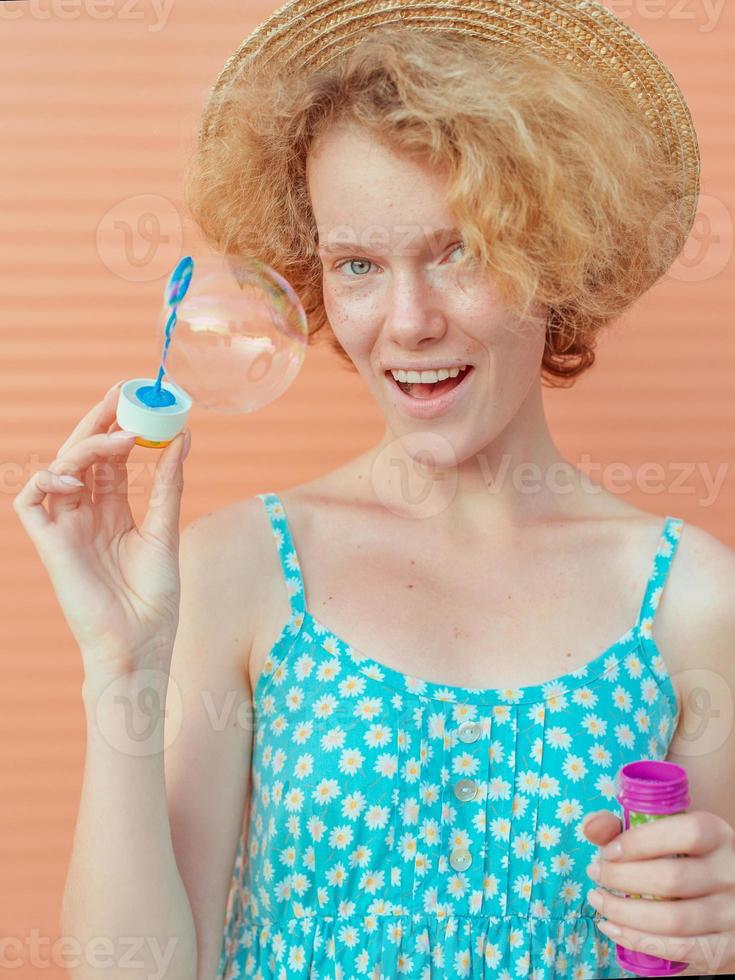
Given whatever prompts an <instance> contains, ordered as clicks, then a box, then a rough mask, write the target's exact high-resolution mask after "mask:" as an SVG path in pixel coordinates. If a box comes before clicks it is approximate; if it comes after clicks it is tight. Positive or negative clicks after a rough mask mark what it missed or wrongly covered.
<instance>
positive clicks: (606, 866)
mask: <svg viewBox="0 0 735 980" xmlns="http://www.w3.org/2000/svg"><path fill="white" fill-rule="evenodd" d="M710 856H711V855H708V856H707V857H704V858H702V857H693V858H690V857H681V858H676V857H665V858H651V859H650V860H648V861H600V860H597V861H593V862H591V864H589V865H588V866H587V868H586V869H585V870H586V871H587V875H588V876H589V879H590V882H591V883H594V884H596V885H601V886H602V887H604V888H612V889H614V890H615V891H618V892H624V893H625V894H626V895H641V896H644V895H658V896H660V897H661V898H698V897H699V896H702V895H710V894H712V892H714V891H724V890H725V889H726V887H727V885H728V884H729V882H726V881H724V880H723V875H722V874H721V873H720V872H719V871H718V868H717V867H716V865H717V864H720V863H721V862H717V861H710V860H709V857H710ZM594 865H597V866H598V869H599V870H598V872H597V873H595V872H594V867H593V866H594ZM590 869H593V870H592V873H591V870H590Z"/></svg>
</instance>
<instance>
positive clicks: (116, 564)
mask: <svg viewBox="0 0 735 980" xmlns="http://www.w3.org/2000/svg"><path fill="white" fill-rule="evenodd" d="M121 383H122V382H121ZM118 396H119V392H118V386H117V385H115V386H114V387H113V388H111V389H110V390H109V391H108V392H107V393H106V395H105V397H104V398H103V399H102V401H100V402H98V403H97V404H96V405H94V406H93V408H92V409H91V410H90V411H89V412H88V413H87V414H86V415H85V416H84V418H82V420H81V421H80V422H79V424H78V425H77V426H76V428H75V429H74V431H73V432H72V433H71V435H70V436H69V438H68V439H67V440H66V442H65V443H64V444H63V445H62V446H61V447H60V449H59V451H58V453H57V456H56V458H55V459H54V460H53V462H52V463H51V464H50V466H49V468H48V469H47V470H38V471H37V472H36V473H34V474H33V476H32V477H31V478H30V480H28V482H27V483H26V484H25V486H24V487H23V488H22V489H21V491H20V493H18V495H17V496H16V497H15V499H14V501H13V507H14V509H15V511H16V513H17V514H18V517H19V518H20V520H21V523H22V524H23V526H24V528H25V530H26V531H27V532H28V535H29V536H30V538H31V540H32V541H33V544H34V545H35V547H36V549H37V551H38V554H39V556H40V558H41V561H42V562H43V564H44V566H45V568H46V570H47V572H48V573H49V576H50V578H51V582H52V585H53V587H54V590H55V592H56V595H57V598H58V599H59V602H60V604H61V608H62V611H63V613H64V615H65V617H66V620H67V622H68V624H69V626H70V628H71V631H72V633H73V634H74V637H75V639H76V641H77V643H78V645H79V647H80V650H81V653H82V658H83V660H84V667H85V672H86V677H85V680H86V679H88V678H89V677H90V675H91V674H92V673H94V674H95V676H102V675H104V676H105V677H106V678H108V679H109V678H111V677H113V678H114V677H118V676H121V675H122V674H125V673H129V672H130V671H132V670H135V669H137V668H138V667H141V666H146V667H151V668H154V669H159V670H166V669H168V667H169V666H170V656H171V653H172V651H173V644H174V639H175V636H176V629H177V626H178V616H179V596H180V587H179V586H180V583H179V564H178V547H179V511H180V503H181V492H182V487H183V477H182V466H181V458H182V446H183V443H184V434H181V435H179V436H177V438H176V439H174V440H173V441H172V442H171V443H169V445H168V446H166V447H165V449H163V450H156V451H157V452H159V453H160V456H159V458H158V461H157V463H156V469H155V472H154V477H153V487H152V491H151V496H150V500H149V506H148V512H147V513H146V515H145V519H144V520H143V522H142V524H141V526H140V528H138V527H137V526H136V524H135V521H134V520H133V515H132V512H131V510H130V505H129V502H128V472H127V465H126V461H127V457H128V455H129V454H130V451H131V449H132V448H133V445H134V438H133V437H128V438H125V437H122V438H116V437H115V435H114V433H115V432H117V433H119V432H120V431H121V430H120V428H119V426H118V425H117V422H116V419H115V413H116V406H117V399H118ZM150 451H151V450H149V452H150ZM60 474H69V475H73V476H75V477H77V478H78V479H81V480H82V481H83V485H82V486H68V485H65V484H64V483H61V482H60V481H59V479H58V477H59V475H60ZM46 497H48V501H47V503H48V512H47V511H46V510H45V508H44V507H43V502H44V499H45V498H46Z"/></svg>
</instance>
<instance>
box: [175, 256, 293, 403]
mask: <svg viewBox="0 0 735 980" xmlns="http://www.w3.org/2000/svg"><path fill="white" fill-rule="evenodd" d="M169 285H170V284H169ZM164 295H165V298H168V299H171V290H170V288H169V287H167V289H166V291H165V294H164ZM171 312H172V310H171V307H170V306H169V305H168V303H167V302H165V301H164V304H163V306H162V309H161V314H160V329H161V334H162V335H163V336H164V337H165V333H166V325H167V324H168V323H169V320H170V318H171ZM307 337H308V326H307V320H306V314H305V312H304V309H303V307H302V306H301V303H300V301H299V299H298V296H297V295H296V293H295V292H294V290H293V288H292V287H291V285H290V284H289V283H288V282H287V281H286V280H285V279H284V278H283V277H282V276H281V275H279V274H278V273H277V272H276V271H275V270H273V269H271V268H270V266H268V265H266V264H265V263H264V262H261V261H260V260H259V259H256V258H245V257H243V256H234V255H208V256H205V257H203V258H196V257H195V258H194V268H193V272H191V279H190V282H189V284H188V287H187V288H186V290H185V294H184V295H183V298H182V299H181V300H180V301H179V302H178V304H177V305H176V317H175V323H174V324H173V328H172V329H170V340H169V347H168V349H167V351H166V352H165V355H164V360H163V366H164V370H165V374H166V377H168V378H170V379H171V380H172V381H173V382H174V383H175V384H176V385H178V386H179V387H181V388H183V389H184V391H185V392H187V394H189V395H191V397H192V399H193V400H194V401H195V402H196V403H197V404H198V405H200V406H201V407H202V408H207V409H211V410H213V411H216V412H229V413H234V412H253V411H255V410H257V409H259V408H262V407H263V406H265V405H269V404H270V403H271V402H272V401H275V399H276V398H278V397H279V396H280V395H282V394H283V393H284V391H286V389H287V388H288V387H289V385H290V384H291V383H292V382H293V381H294V379H295V378H296V375H297V374H298V373H299V370H300V369H301V365H302V364H303V361H304V357H305V355H306V347H307Z"/></svg>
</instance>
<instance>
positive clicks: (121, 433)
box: [110, 429, 140, 439]
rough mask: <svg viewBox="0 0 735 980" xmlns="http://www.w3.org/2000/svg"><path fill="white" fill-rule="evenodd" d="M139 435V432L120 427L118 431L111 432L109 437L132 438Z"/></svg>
mask: <svg viewBox="0 0 735 980" xmlns="http://www.w3.org/2000/svg"><path fill="white" fill-rule="evenodd" d="M139 435H140V433H139V432H127V431H126V430H125V429H120V430H119V431H118V432H111V433H110V439H132V438H133V437H134V436H139Z"/></svg>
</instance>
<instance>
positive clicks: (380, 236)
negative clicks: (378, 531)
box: [307, 127, 545, 459]
mask: <svg viewBox="0 0 735 980" xmlns="http://www.w3.org/2000/svg"><path fill="white" fill-rule="evenodd" d="M307 180H308V187H309V195H310V199H311V205H312V209H313V212H314V218H315V221H316V225H317V229H318V232H319V244H320V257H321V261H322V286H323V294H324V304H325V309H326V312H327V317H328V319H329V323H330V326H331V328H332V330H333V331H334V334H335V336H336V337H337V339H338V341H339V342H340V344H341V345H342V347H343V348H344V349H345V351H346V352H347V353H348V355H349V356H350V358H351V359H352V361H353V362H354V364H355V367H356V368H357V370H358V372H359V373H360V375H361V376H362V378H363V379H364V381H365V382H366V384H367V385H368V387H369V388H370V390H371V392H372V393H373V395H374V396H375V399H376V401H377V403H378V405H379V406H380V409H381V411H382V412H383V414H384V416H385V418H386V422H387V423H388V426H389V428H390V429H391V430H392V431H393V432H394V434H396V435H400V434H403V433H406V432H412V431H420V430H426V428H427V427H430V429H431V431H436V432H440V433H441V434H442V435H443V436H445V437H446V438H447V439H448V440H450V442H451V443H452V445H453V448H454V452H455V454H456V455H457V457H458V458H459V459H462V458H466V457H467V456H468V455H470V454H471V453H473V452H477V451H479V449H481V448H482V446H483V445H485V444H487V443H488V442H489V441H490V440H491V439H492V438H493V437H494V435H496V434H498V433H499V432H501V431H502V430H503V429H504V428H505V426H506V425H507V424H508V422H509V421H510V420H511V419H512V418H513V416H514V415H515V413H516V412H517V411H518V409H519V407H520V405H521V403H522V402H523V400H524V398H525V397H526V395H527V394H528V391H529V388H530V387H531V385H532V384H533V383H534V382H538V380H539V373H540V367H541V360H542V357H543V350H544V337H545V330H544V313H545V311H544V309H543V307H541V306H538V307H537V308H536V309H535V310H534V311H533V313H534V318H533V319H529V320H526V321H524V322H519V319H518V317H517V316H515V315H513V314H511V313H510V312H509V311H508V310H507V309H506V308H505V307H504V306H503V305H502V303H501V302H500V300H499V297H498V294H497V291H496V289H495V288H494V285H493V283H492V281H491V280H490V278H489V277H488V276H487V275H486V274H483V273H482V272H481V270H480V269H479V267H478V266H477V264H476V263H474V262H471V263H470V264H469V265H468V266H466V267H465V268H463V269H460V268H459V267H458V260H459V259H460V257H461V256H462V254H463V247H462V239H461V235H460V234H459V233H458V232H457V231H456V229H455V223H454V221H453V219H452V216H451V214H450V213H449V212H448V210H447V207H446V202H445V183H446V177H445V176H444V175H443V174H441V173H438V172H434V171H432V170H430V169H428V168H425V167H424V166H422V165H420V164H418V163H416V162H414V161H411V160H408V159H404V158H401V157H398V156H396V155H394V154H393V153H392V152H391V151H390V150H389V149H388V148H386V147H384V146H382V145H381V144H380V143H379V142H378V141H377V140H375V139H374V138H373V137H371V136H370V135H369V134H367V133H365V132H364V131H362V130H360V129H358V128H356V127H335V128H333V129H331V130H330V131H329V132H328V133H326V134H325V135H324V136H323V137H322V138H321V139H320V140H319V141H318V143H317V144H316V145H315V146H314V147H313V148H312V152H311V153H310V155H309V158H308V160H307ZM348 243H349V244H348ZM414 364H417V365H421V366H426V367H434V366H442V365H445V364H446V365H447V366H450V365H454V364H471V365H472V366H473V370H472V372H471V373H470V375H469V376H468V378H467V379H466V381H465V382H463V384H467V385H468V386H469V387H468V388H467V390H466V391H465V392H464V393H463V395H462V397H461V398H458V399H457V400H456V403H454V404H452V405H451V406H450V408H449V409H448V410H447V411H445V412H442V414H440V415H438V416H436V417H433V418H430V419H423V418H416V417H413V416H412V415H410V414H408V413H407V412H406V410H405V408H404V407H403V406H404V403H403V401H402V399H401V397H400V392H399V391H398V390H397V388H396V385H395V382H394V381H393V379H392V378H391V377H390V376H389V375H386V373H385V371H386V368H388V367H389V366H396V367H399V366H403V365H414Z"/></svg>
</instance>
